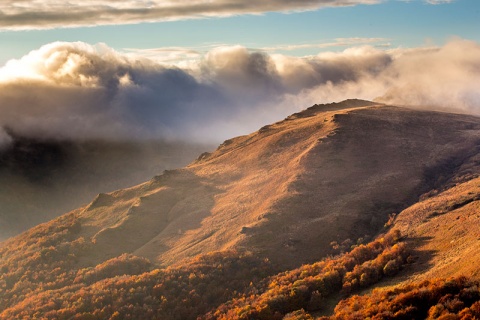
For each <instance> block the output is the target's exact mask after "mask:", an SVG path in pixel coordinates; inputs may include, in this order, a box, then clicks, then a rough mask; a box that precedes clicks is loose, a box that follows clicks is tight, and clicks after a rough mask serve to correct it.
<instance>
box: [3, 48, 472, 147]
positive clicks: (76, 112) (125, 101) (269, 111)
mask: <svg viewBox="0 0 480 320" xmlns="http://www.w3.org/2000/svg"><path fill="white" fill-rule="evenodd" d="M171 52H174V53H175V54H176V53H178V52H182V53H181V55H187V56H188V55H189V54H191V55H192V56H191V57H187V59H188V61H189V62H188V63H186V64H185V65H184V66H180V65H181V64H178V63H177V64H176V65H173V64H171V63H165V62H158V61H155V60H151V59H147V58H145V52H140V54H139V55H136V54H135V51H132V52H129V53H127V54H125V53H119V52H117V51H115V50H113V49H111V48H109V47H107V46H106V45H103V44H98V45H95V46H92V45H89V44H85V43H81V42H78V43H62V42H56V43H52V44H49V45H45V46H43V47H41V48H40V49H38V50H35V51H32V52H30V53H29V54H27V55H26V56H24V57H23V58H21V59H19V60H11V61H9V62H8V63H7V64H6V65H5V66H4V67H3V68H1V69H0V128H1V130H0V145H6V144H8V142H9V141H10V140H9V133H12V132H14V133H18V134H22V135H27V136H34V137H43V138H49V139H110V140H112V139H113V140H125V139H130V140H131V139H182V140H196V141H209V142H220V141H221V140H222V139H226V138H230V137H232V136H236V135H239V134H245V133H248V132H251V131H254V130H256V129H258V127H260V126H263V125H265V124H267V123H270V122H273V121H276V120H280V119H282V118H283V117H285V116H287V115H289V114H291V113H293V112H297V111H299V110H301V109H304V108H306V107H308V106H310V105H312V104H315V103H326V102H332V101H340V100H344V99H347V98H361V99H367V100H372V99H378V100H379V101H382V102H385V103H391V104H396V105H407V106H413V107H421V108H428V109H435V110H450V111H455V112H467V113H472V114H480V93H479V92H478V87H479V86H480V67H479V66H480V45H479V44H478V43H476V42H472V41H466V40H462V39H454V40H451V41H450V42H448V43H447V44H445V45H444V46H442V47H423V48H413V49H388V50H382V49H380V48H378V47H375V46H371V45H370V46H369V45H364V46H358V47H352V48H347V49H345V50H343V51H341V52H324V53H321V54H318V55H316V56H307V57H291V56H287V55H282V54H278V53H275V54H269V53H266V52H264V51H252V50H251V49H248V48H245V47H242V46H221V47H217V48H214V49H211V50H209V51H208V52H206V53H201V52H197V51H191V52H190V51H189V49H188V48H187V49H185V50H184V51H183V50H182V48H166V49H165V51H162V49H155V50H152V51H151V52H149V51H147V53H148V54H150V53H151V54H153V55H155V54H158V53H160V54H165V53H167V54H170V53H171Z"/></svg>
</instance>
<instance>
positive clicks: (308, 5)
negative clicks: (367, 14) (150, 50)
mask: <svg viewBox="0 0 480 320" xmlns="http://www.w3.org/2000/svg"><path fill="white" fill-rule="evenodd" d="M381 1H382V0H301V1H289V0H271V1H242V0H191V1H180V0H169V1H165V0H143V1H142V0H122V1H117V0H84V1H76V2H73V1H56V0H23V1H20V0H3V1H2V3H1V4H0V28H3V29H48V28H58V27H74V26H87V25H89V26H93V25H108V24H126V23H139V22H151V21H167V20H179V19H192V18H208V17H219V16H231V15H238V14H259V13H264V12H271V11H276V12H291V11H304V10H315V9H318V8H322V7H334V6H352V5H359V4H376V3H380V2H381Z"/></svg>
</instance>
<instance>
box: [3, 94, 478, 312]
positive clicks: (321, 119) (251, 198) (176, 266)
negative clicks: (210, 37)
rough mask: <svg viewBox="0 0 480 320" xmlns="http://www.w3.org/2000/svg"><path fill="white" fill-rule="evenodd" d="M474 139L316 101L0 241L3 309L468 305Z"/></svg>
mask: <svg viewBox="0 0 480 320" xmlns="http://www.w3.org/2000/svg"><path fill="white" fill-rule="evenodd" d="M479 142H480V119H479V118H477V117H474V116H469V115H460V114H448V113H440V112H432V111H419V110H411V109H407V108H401V107H396V106H388V105H382V104H379V103H375V102H369V101H362V100H346V101H343V102H341V103H332V104H327V105H314V106H312V107H311V108H308V109H306V110H304V111H302V112H299V113H296V114H293V115H291V116H289V117H287V118H286V119H284V120H283V121H280V122H277V123H274V124H272V125H268V126H265V127H263V128H261V129H260V130H259V131H257V132H254V133H252V134H250V135H246V136H241V137H237V138H234V139H230V140H227V141H225V142H224V143H223V144H221V145H220V146H219V147H218V148H217V150H215V151H214V152H212V153H203V154H201V155H200V156H199V157H198V159H197V160H196V161H194V162H193V163H191V164H190V165H188V166H186V167H185V168H182V169H176V170H167V171H165V172H164V173H163V174H162V175H159V176H155V177H154V178H152V179H151V180H149V181H147V182H145V183H142V184H140V185H137V186H134V187H131V188H127V189H121V190H117V191H114V192H111V193H101V194H99V195H98V196H97V197H96V198H95V199H94V200H93V201H92V202H91V203H89V204H88V205H86V206H84V207H81V208H78V209H76V210H74V211H71V212H70V213H67V214H65V215H63V216H61V217H59V218H57V219H55V220H53V221H51V222H48V223H45V224H42V225H39V226H37V227H34V228H32V229H30V230H28V231H27V232H25V233H23V234H21V235H19V236H17V237H14V238H11V239H9V240H7V241H5V242H4V243H3V244H2V246H1V247H0V257H1V259H0V270H2V275H1V276H0V290H1V291H0V292H1V295H0V296H1V299H0V309H2V310H4V311H3V312H2V313H0V318H2V319H13V318H22V317H27V318H28V317H31V316H32V315H34V314H35V315H36V316H40V317H45V318H47V319H55V318H67V319H68V318H72V319H91V318H94V319H97V318H98V319H109V318H110V319H117V318H118V319H196V318H197V316H200V317H201V318H205V319H282V318H283V317H285V319H310V318H313V316H318V317H320V316H322V315H325V314H329V313H330V314H331V313H334V315H333V317H338V318H339V319H340V318H342V317H343V318H348V317H347V316H345V314H350V315H353V314H354V313H355V312H356V313H357V318H362V316H361V315H363V316H364V315H366V314H368V316H373V315H375V314H377V315H380V314H381V313H382V314H386V313H388V312H391V310H394V309H395V308H397V309H395V310H396V311H395V312H397V313H398V317H401V316H402V315H403V316H404V317H406V318H419V317H420V318H422V317H423V318H425V317H427V313H429V312H430V311H431V310H430V308H433V307H434V306H437V305H438V306H443V308H444V309H442V310H440V309H439V310H440V311H438V310H437V311H438V315H442V314H447V313H449V312H450V313H451V312H457V311H458V312H459V311H460V309H458V308H460V307H459V304H458V303H457V305H456V307H452V306H451V305H448V303H446V301H447V300H448V299H450V298H448V299H447V298H444V297H446V295H447V294H451V295H452V297H457V296H456V295H458V297H457V298H455V299H457V300H458V301H460V302H461V303H462V306H463V307H462V309H461V310H462V312H464V313H465V314H467V312H470V313H471V314H475V312H477V311H475V310H476V309H475V308H476V305H475V303H476V301H480V291H478V283H477V284H476V282H475V281H478V280H480V274H479V272H478V267H477V261H478V258H479V257H480V256H479V255H480V241H479V239H480V234H479V233H478V232H479V231H478V230H479V228H478V219H479V216H478V203H477V202H478V200H479V199H480V193H479V191H480V190H479V189H478V182H480V180H479V179H480V178H478V177H479V170H480V166H479V165H478V163H479V156H480V153H479V146H480V144H479ZM461 275H466V276H468V277H470V280H465V279H463V280H462V279H460V278H457V280H455V282H452V283H451V284H449V283H448V282H445V281H444V282H442V281H443V280H438V281H437V280H434V279H435V278H437V277H440V278H448V277H452V276H461ZM459 279H460V280H459ZM425 280H428V281H430V282H428V283H426V282H421V281H425ZM398 285H400V286H402V287H401V288H402V289H397V286H398ZM374 286H376V287H378V288H383V289H382V290H383V291H381V292H382V293H381V294H375V293H374V294H373V295H368V296H365V298H356V296H351V295H352V294H355V293H360V292H362V290H366V289H368V288H372V287H374ZM475 286H477V287H476V288H477V289H475ZM388 290H393V291H388ZM401 290H403V291H401ZM415 290H417V291H415ZM418 290H424V291H425V292H426V291H428V290H430V291H429V292H432V294H431V295H430V296H429V300H428V301H427V300H421V299H420V300H418V299H417V300H415V299H413V300H412V301H411V309H408V308H407V307H408V305H405V306H402V305H400V307H399V306H398V305H395V306H393V305H390V304H389V303H390V302H388V301H393V300H392V299H390V298H389V297H394V296H398V297H400V295H402V297H403V296H406V297H408V296H409V295H412V294H413V293H412V292H418ZM455 290H456V291H455ZM462 290H463V291H462ZM472 290H473V291H472ZM475 290H477V291H475ZM467 291H468V292H470V293H469V295H468V297H467V296H466V293H465V294H460V292H467ZM364 292H365V291H364ZM383 292H386V293H383ZM389 292H391V293H389ZM367 293H368V292H367ZM433 293H435V294H433ZM342 299H346V300H343V301H342V302H340V303H339V304H338V306H337V308H336V309H335V310H333V309H334V306H335V305H337V303H338V302H339V301H340V300H342ZM355 299H364V300H361V301H364V302H365V301H366V302H368V303H370V304H368V303H366V304H364V305H365V306H367V305H378V306H382V307H383V309H382V308H380V307H379V308H377V309H375V310H372V309H370V308H368V309H367V307H365V308H363V309H362V308H360V307H358V304H357V307H355V303H356V302H355V301H357V300H355ZM368 299H371V300H368ZM382 299H383V300H382ZM389 299H390V300H389ZM399 299H400V298H399ZM452 299H453V298H452ZM359 301H360V300H359ZM362 303H363V302H362ZM422 303H424V306H422V307H420V305H421V304H422ZM417 305H418V306H417ZM479 306H480V302H479ZM351 308H353V309H351ZM402 308H403V309H402ZM405 308H407V309H405ZM412 308H413V309H412ZM438 308H440V307H438ZM457 309H458V310H457ZM467 309H468V310H467ZM432 310H433V309H432ZM435 310H436V309H435ZM435 310H434V311H435ZM455 310H457V311H455ZM434 311H432V312H434ZM437 311H435V312H437ZM292 312H293V313H292ZM375 312H377V313H375ZM402 312H403V313H402ZM409 312H410V313H409ZM458 312H457V313H458ZM360 314H361V315H360ZM479 316H480V315H479ZM380 318H381V317H380ZM392 318H395V317H394V316H392Z"/></svg>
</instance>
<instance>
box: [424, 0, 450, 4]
mask: <svg viewBox="0 0 480 320" xmlns="http://www.w3.org/2000/svg"><path fill="white" fill-rule="evenodd" d="M454 1H455V0H426V1H425V2H427V3H429V4H444V3H452V2H454Z"/></svg>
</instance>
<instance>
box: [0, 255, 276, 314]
mask: <svg viewBox="0 0 480 320" xmlns="http://www.w3.org/2000/svg"><path fill="white" fill-rule="evenodd" d="M145 268H149V263H148V261H146V260H145V259H142V258H138V257H135V256H132V255H122V256H120V257H117V258H114V259H111V260H109V261H106V262H105V263H102V264H100V265H98V266H96V267H94V268H85V269H81V270H79V271H78V272H77V273H76V275H75V277H74V278H73V280H72V281H71V283H70V284H69V285H65V286H63V287H61V288H59V289H53V290H36V291H35V292H32V293H31V294H29V295H26V296H25V297H24V298H23V300H21V301H18V303H16V304H15V305H14V306H12V307H10V308H8V309H6V310H4V311H3V312H2V313H0V318H1V319H31V318H41V319H196V318H197V316H198V315H199V314H205V313H207V312H208V311H209V310H211V309H212V308H215V307H216V306H218V305H220V304H221V303H222V302H225V301H227V300H229V299H231V298H233V297H234V296H235V295H237V294H238V292H249V291H250V290H251V287H252V286H251V285H250V283H251V282H252V281H253V282H255V283H258V284H261V283H262V279H265V278H266V277H267V276H268V275H270V274H272V268H271V265H270V263H269V262H268V260H260V259H257V258H255V257H254V256H253V255H251V254H239V253H238V252H235V251H229V252H222V253H212V254H207V255H204V256H201V257H198V258H196V259H192V260H190V261H187V262H186V263H185V264H184V265H183V266H180V267H170V268H166V269H154V270H150V271H147V272H142V271H145V270H144V269H145ZM136 273H139V274H136ZM120 274H123V275H120Z"/></svg>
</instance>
